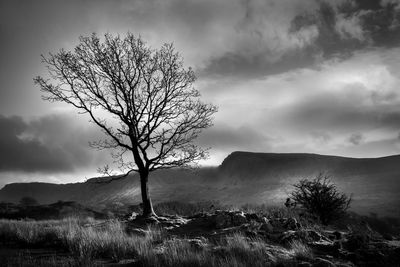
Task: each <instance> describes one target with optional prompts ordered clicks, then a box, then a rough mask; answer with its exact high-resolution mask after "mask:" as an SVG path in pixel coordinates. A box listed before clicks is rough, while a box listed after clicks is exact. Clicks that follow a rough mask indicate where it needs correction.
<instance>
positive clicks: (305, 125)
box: [0, 0, 400, 186]
mask: <svg viewBox="0 0 400 267" xmlns="http://www.w3.org/2000/svg"><path fill="white" fill-rule="evenodd" d="M128 31H129V32H132V33H133V34H135V35H141V36H142V38H143V39H145V40H146V41H147V42H148V44H149V45H150V46H152V47H154V48H158V47H160V45H161V44H163V43H165V42H173V43H174V45H175V47H176V49H177V50H178V51H180V52H181V54H182V55H183V57H184V58H185V64H186V65H187V66H192V67H193V68H194V69H195V71H196V74H197V76H198V80H197V82H196V87H197V88H198V89H199V90H200V91H201V93H202V97H203V99H204V100H205V101H207V102H212V103H213V104H215V105H217V106H219V112H218V113H217V115H216V116H215V124H214V127H213V128H211V129H209V130H207V131H205V132H204V133H203V135H202V136H200V138H199V140H198V142H199V143H200V144H202V145H204V146H207V147H212V150H211V157H210V159H209V160H208V161H207V162H205V164H207V165H218V164H219V163H220V162H221V160H222V159H223V158H224V157H225V156H227V155H228V154H229V153H230V152H232V151H235V150H245V151H258V152H308V153H320V154H332V155H340V156H349V157H380V156H386V155H393V154H399V153H400V1H399V0H375V1H370V0H337V1H332V0H330V1H327V0H325V1H324V0H219V1H215V0H131V1H127V0H116V1H106V0H103V1H90V0H80V1H76V0H73V1H57V0H47V1H43V0H37V1H28V0H26V1H19V0H2V1H0V36H1V37H0V38H1V40H0V186H2V185H4V184H5V183H9V182H17V181H32V180H40V181H50V182H72V181H82V180H84V179H85V177H87V178H89V177H91V176H94V175H96V169H97V167H99V166H102V165H103V164H104V163H107V162H108V161H109V160H110V158H109V156H108V154H107V153H99V152H98V151H94V150H92V149H91V148H90V147H89V146H88V142H89V141H90V140H93V139H94V140H96V139H97V138H99V137H101V134H100V133H99V132H98V130H97V129H96V127H95V126H94V125H90V124H89V123H88V119H87V118H86V117H83V116H81V115H78V114H77V113H76V111H74V110H73V109H71V108H70V107H68V106H66V105H61V104H54V103H47V102H44V101H42V100H41V93H40V90H39V88H37V87H36V86H35V85H34V84H33V80H32V79H33V77H35V76H36V75H45V74H46V72H45V70H44V67H43V65H42V64H41V61H40V54H46V53H48V52H56V51H58V50H59V49H60V48H65V49H67V50H68V49H72V48H73V47H74V46H75V45H76V44H77V42H78V37H79V36H80V35H89V34H91V33H92V32H96V33H98V34H103V33H106V32H109V33H112V34H118V33H119V34H125V33H126V32H128Z"/></svg>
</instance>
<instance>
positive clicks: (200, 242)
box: [187, 237, 208, 249]
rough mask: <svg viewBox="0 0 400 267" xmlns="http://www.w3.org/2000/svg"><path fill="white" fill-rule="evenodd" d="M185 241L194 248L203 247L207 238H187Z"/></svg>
mask: <svg viewBox="0 0 400 267" xmlns="http://www.w3.org/2000/svg"><path fill="white" fill-rule="evenodd" d="M187 242H189V244H190V245H191V246H192V247H194V248H196V249H204V248H206V247H207V246H208V244H207V239H206V238H204V237H199V238H193V239H187Z"/></svg>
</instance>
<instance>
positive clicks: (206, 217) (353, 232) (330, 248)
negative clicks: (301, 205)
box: [126, 210, 400, 267]
mask: <svg viewBox="0 0 400 267" xmlns="http://www.w3.org/2000/svg"><path fill="white" fill-rule="evenodd" d="M126 226H127V227H126V231H127V232H128V233H130V234H138V235H146V234H147V233H148V228H149V226H150V227H157V228H160V229H162V230H163V231H165V232H166V233H167V234H168V235H169V236H171V238H172V239H174V238H175V239H179V238H182V237H184V238H186V239H185V240H186V241H185V242H189V243H190V244H191V245H192V246H193V247H195V248H197V249H199V250H209V251H212V252H215V253H222V252H223V250H224V246H223V245H221V244H220V243H221V242H220V240H222V239H224V238H226V237H231V236H232V235H234V234H236V233H240V234H242V235H244V236H245V237H246V238H247V239H248V241H249V244H252V242H253V243H254V246H257V245H259V244H260V241H262V242H261V243H262V244H263V246H265V247H264V248H265V251H266V252H265V256H266V258H270V259H271V261H272V262H273V260H274V258H280V259H282V258H285V257H286V258H287V259H294V260H295V266H327V267H328V266H329V267H330V266H342V267H345V266H400V241H399V239H398V237H393V236H390V237H385V238H384V237H382V235H380V234H378V233H377V232H374V231H373V230H371V228H370V227H369V226H368V225H367V224H364V225H360V227H359V228H358V229H346V230H339V229H333V228H332V227H331V228H330V227H322V226H319V227H315V226H307V225H302V224H301V222H300V221H299V219H297V218H295V217H287V218H283V217H265V216H262V215H260V214H256V213H245V212H243V211H227V210H216V211H214V212H205V213H199V214H196V215H193V216H189V217H183V216H177V215H174V216H157V217H150V218H142V217H140V216H138V215H136V214H134V215H133V216H131V218H130V219H129V220H127V221H126ZM296 244H300V246H302V249H304V247H305V248H306V249H309V250H310V253H309V254H308V255H305V256H302V255H301V253H299V251H297V250H296V248H294V249H293V246H296ZM163 247H165V244H160V246H159V247H158V253H163Z"/></svg>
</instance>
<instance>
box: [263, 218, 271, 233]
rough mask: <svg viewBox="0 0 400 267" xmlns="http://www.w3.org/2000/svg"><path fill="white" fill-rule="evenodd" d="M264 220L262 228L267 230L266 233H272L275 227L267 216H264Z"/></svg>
mask: <svg viewBox="0 0 400 267" xmlns="http://www.w3.org/2000/svg"><path fill="white" fill-rule="evenodd" d="M263 219H264V222H263V223H262V225H261V227H260V230H261V231H265V232H266V233H272V232H273V231H274V227H273V226H272V225H271V223H270V222H269V220H268V219H267V218H263Z"/></svg>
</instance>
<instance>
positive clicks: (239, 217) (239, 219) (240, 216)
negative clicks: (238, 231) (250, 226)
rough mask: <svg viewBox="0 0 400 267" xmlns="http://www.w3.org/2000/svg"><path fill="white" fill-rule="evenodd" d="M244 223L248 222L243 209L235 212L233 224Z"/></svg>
mask: <svg viewBox="0 0 400 267" xmlns="http://www.w3.org/2000/svg"><path fill="white" fill-rule="evenodd" d="M244 223H247V218H246V216H245V215H244V213H243V211H240V212H235V213H233V214H232V224H233V226H240V225H242V224H244Z"/></svg>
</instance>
